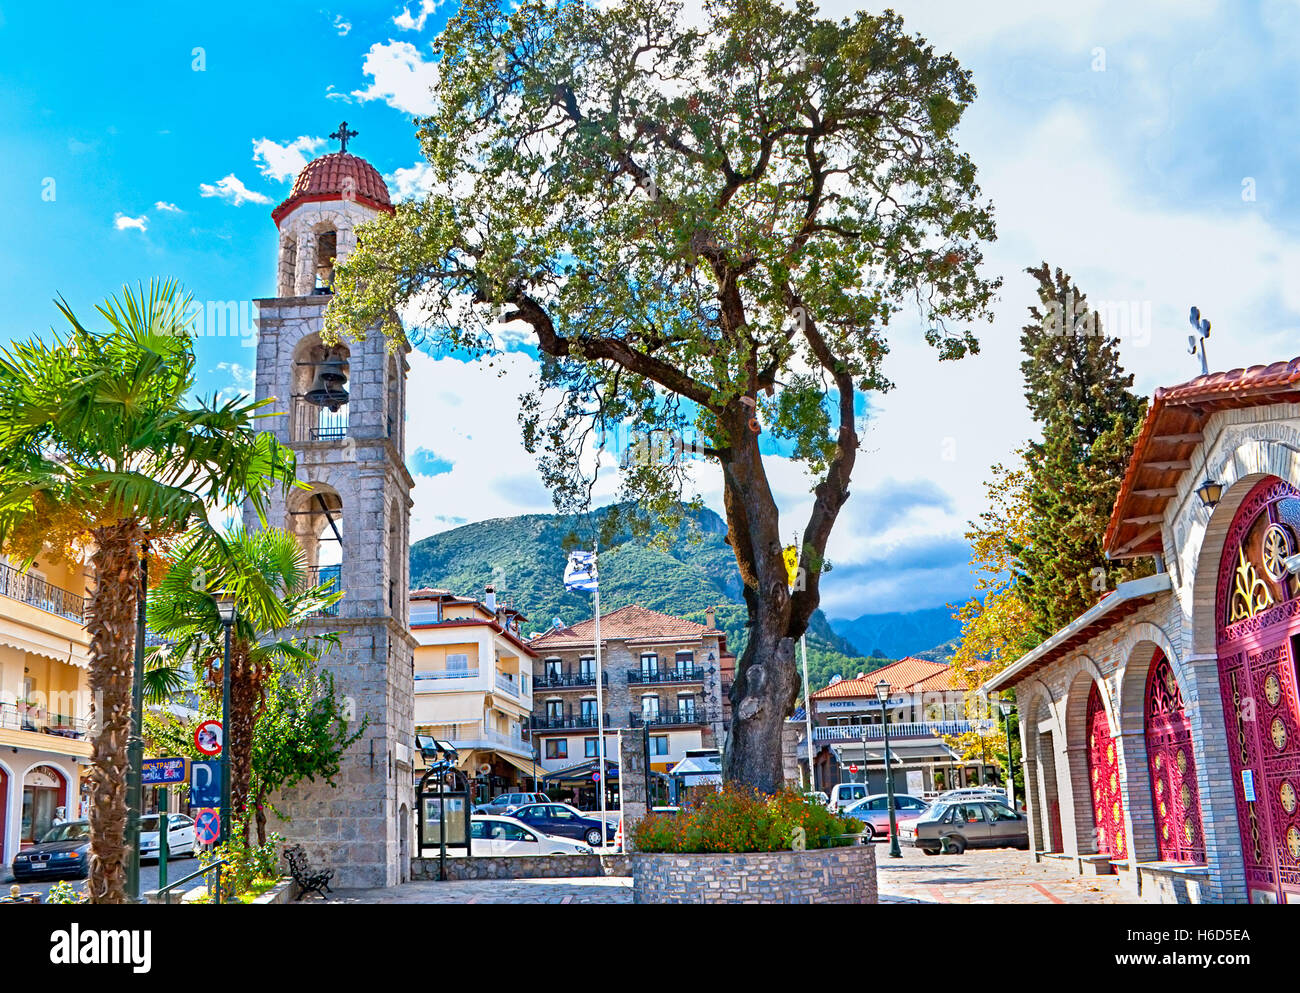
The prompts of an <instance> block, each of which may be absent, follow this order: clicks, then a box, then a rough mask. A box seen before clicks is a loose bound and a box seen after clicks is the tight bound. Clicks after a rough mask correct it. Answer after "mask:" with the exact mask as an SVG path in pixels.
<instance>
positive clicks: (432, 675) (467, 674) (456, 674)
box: [415, 667, 478, 689]
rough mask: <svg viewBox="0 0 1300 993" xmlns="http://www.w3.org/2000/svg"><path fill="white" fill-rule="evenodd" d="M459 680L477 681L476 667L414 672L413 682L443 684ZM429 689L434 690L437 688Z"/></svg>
mask: <svg viewBox="0 0 1300 993" xmlns="http://www.w3.org/2000/svg"><path fill="white" fill-rule="evenodd" d="M461 679H478V669H477V667H476V668H473V669H425V670H423V671H421V672H416V674H415V681H416V682H417V683H419V682H421V681H423V680H436V681H441V682H445V681H447V680H461ZM431 688H432V689H436V688H437V687H431Z"/></svg>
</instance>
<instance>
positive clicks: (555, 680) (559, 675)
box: [533, 672, 609, 690]
mask: <svg viewBox="0 0 1300 993" xmlns="http://www.w3.org/2000/svg"><path fill="white" fill-rule="evenodd" d="M608 682H609V680H608V679H606V680H605V683H606V684H608ZM595 685H596V674H595V673H594V672H543V673H542V674H541V675H540V676H538V677H537V679H536V681H535V682H534V683H533V687H534V688H535V689H539V690H562V689H578V688H581V689H589V688H591V687H593V686H595Z"/></svg>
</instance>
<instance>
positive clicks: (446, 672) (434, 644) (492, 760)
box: [410, 586, 540, 802]
mask: <svg viewBox="0 0 1300 993" xmlns="http://www.w3.org/2000/svg"><path fill="white" fill-rule="evenodd" d="M410 604H411V634H412V636H413V637H414V638H415V640H416V648H415V730H416V731H417V732H419V733H421V734H432V735H433V736H434V737H436V738H438V739H441V740H445V741H450V742H451V743H452V744H454V745H455V746H456V749H457V751H458V752H459V753H460V762H461V768H462V769H464V770H465V771H466V772H467V773H468V774H469V776H470V778H471V780H472V781H473V782H474V783H475V785H476V799H477V800H478V801H479V802H486V800H488V799H490V798H491V797H494V796H496V795H498V794H500V793H507V792H512V791H517V790H520V789H531V788H532V783H533V780H534V776H535V775H538V774H540V770H539V769H538V768H537V765H536V763H535V762H534V755H533V742H532V736H531V734H530V733H529V718H530V716H531V715H532V710H533V692H532V680H533V662H534V660H535V658H536V652H534V651H533V649H532V648H530V647H529V646H528V645H527V644H526V643H525V642H524V640H523V638H522V636H521V634H520V631H519V625H520V623H521V622H523V621H526V620H527V618H526V617H524V616H523V614H521V613H520V612H519V611H517V610H514V609H512V608H509V607H504V606H501V605H499V604H498V603H497V598H496V592H495V590H494V589H493V588H492V587H491V586H489V587H487V590H486V591H485V594H484V597H483V599H482V600H477V599H474V598H472V597H463V596H457V595H455V594H453V593H451V592H450V591H448V590H441V589H432V588H425V589H419V590H413V591H412V592H411V594H410ZM417 764H418V765H419V768H417V771H416V779H417V781H418V779H419V776H420V775H421V774H422V771H423V764H422V763H421V762H419V760H417Z"/></svg>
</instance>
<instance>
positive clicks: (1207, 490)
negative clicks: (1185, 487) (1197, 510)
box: [1196, 476, 1223, 510]
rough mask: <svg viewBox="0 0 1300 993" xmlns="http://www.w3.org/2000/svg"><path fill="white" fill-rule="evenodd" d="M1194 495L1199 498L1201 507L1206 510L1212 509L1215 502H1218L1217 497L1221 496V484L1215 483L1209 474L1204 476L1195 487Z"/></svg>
mask: <svg viewBox="0 0 1300 993" xmlns="http://www.w3.org/2000/svg"><path fill="white" fill-rule="evenodd" d="M1196 495H1197V496H1198V497H1200V498H1201V505H1202V506H1203V507H1205V508H1206V509H1207V510H1213V509H1214V507H1215V504H1217V503H1218V502H1219V498H1220V497H1222V496H1223V484H1222V483H1216V482H1215V481H1214V480H1212V479H1210V477H1209V476H1206V477H1205V482H1203V483H1202V484H1201V485H1200V486H1198V487H1196Z"/></svg>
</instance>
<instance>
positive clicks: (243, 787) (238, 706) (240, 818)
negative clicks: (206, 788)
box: [229, 642, 262, 841]
mask: <svg viewBox="0 0 1300 993" xmlns="http://www.w3.org/2000/svg"><path fill="white" fill-rule="evenodd" d="M261 698H262V694H261V687H260V686H259V684H258V680H257V678H256V675H255V674H254V673H253V671H252V668H251V663H250V662H249V658H248V645H246V644H244V643H243V642H236V643H235V644H233V645H232V646H231V650H230V732H229V735H230V800H231V805H232V806H233V807H234V816H235V823H236V824H240V825H242V829H243V832H244V840H245V841H247V840H248V790H249V787H250V785H251V783H252V775H253V724H254V722H255V721H256V720H257V716H258V710H259V709H260V707H261Z"/></svg>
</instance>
